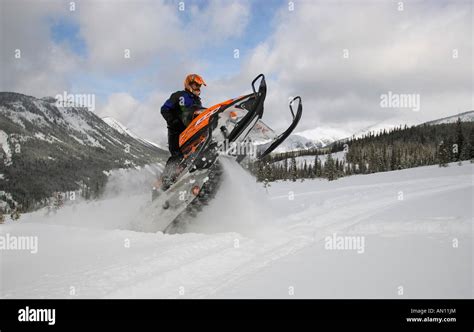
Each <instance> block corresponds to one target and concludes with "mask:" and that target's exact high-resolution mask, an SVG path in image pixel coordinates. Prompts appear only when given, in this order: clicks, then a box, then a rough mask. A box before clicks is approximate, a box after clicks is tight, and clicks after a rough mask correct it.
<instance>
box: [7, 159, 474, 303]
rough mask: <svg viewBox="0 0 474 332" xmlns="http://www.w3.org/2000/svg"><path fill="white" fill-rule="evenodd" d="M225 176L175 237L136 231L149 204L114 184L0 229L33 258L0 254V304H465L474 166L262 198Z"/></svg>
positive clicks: (255, 187)
mask: <svg viewBox="0 0 474 332" xmlns="http://www.w3.org/2000/svg"><path fill="white" fill-rule="evenodd" d="M225 170H226V174H225V177H224V182H223V184H222V187H221V189H220V191H219V194H218V195H217V197H216V198H215V200H214V201H212V202H211V203H210V205H209V206H207V207H206V208H205V209H204V210H203V212H202V213H201V214H200V215H199V216H198V218H197V219H196V220H195V221H194V223H193V224H191V225H189V227H188V232H187V233H185V234H176V235H166V234H162V233H148V232H143V230H144V229H146V227H145V226H146V223H147V222H149V220H143V219H142V218H140V211H141V210H142V208H143V207H144V206H145V205H146V204H147V203H148V202H149V199H150V198H149V195H148V194H140V193H137V192H136V191H132V193H127V189H126V186H125V187H124V186H122V187H121V186H117V185H115V186H114V188H123V189H122V190H123V193H122V194H121V195H117V194H116V193H115V194H114V195H110V196H109V198H107V199H104V200H102V201H98V202H93V203H81V204H78V205H74V206H68V207H64V208H63V209H61V210H60V211H58V212H57V213H56V214H54V215H51V216H45V215H44V211H40V212H36V213H31V214H28V215H24V216H22V218H21V219H20V221H19V222H12V221H8V222H7V223H6V224H4V225H0V231H1V234H0V235H1V236H2V237H3V238H5V237H6V235H7V234H8V236H9V237H10V238H11V237H12V236H37V239H38V247H37V250H38V251H37V253H31V250H1V251H0V255H1V256H0V259H1V260H0V262H1V275H0V276H1V279H0V295H1V297H2V298H180V297H183V298H235V297H237V298H242V297H243V298H275V297H276V298H471V297H472V295H473V286H472V275H473V274H472V273H473V271H472V267H473V258H472V235H473V233H472V222H473V204H472V203H473V171H474V165H473V164H469V163H464V165H462V166H458V165H457V164H451V165H450V166H449V167H447V168H439V167H437V166H430V167H420V168H414V169H408V170H402V171H395V172H386V173H377V174H371V175H358V176H352V177H347V178H342V179H339V180H337V181H332V182H327V181H326V180H311V181H304V182H280V183H272V184H271V187H270V188H269V189H268V193H267V192H266V191H265V189H263V188H262V185H261V184H256V183H255V181H254V180H253V178H252V177H250V175H248V174H247V173H246V172H245V171H243V170H242V169H241V168H240V167H239V166H237V165H234V164H232V163H229V162H226V163H225ZM229 174H231V175H232V176H230V175H229ZM333 240H335V242H331V241H333ZM339 240H341V241H344V240H346V242H345V244H344V245H342V246H341V247H338V244H340V243H339V242H338V241H339ZM351 241H353V242H351ZM331 245H335V246H334V247H332V248H333V250H331ZM350 245H353V247H351V246H350Z"/></svg>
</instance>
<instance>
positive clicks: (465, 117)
mask: <svg viewBox="0 0 474 332" xmlns="http://www.w3.org/2000/svg"><path fill="white" fill-rule="evenodd" d="M458 118H460V119H461V121H462V122H474V111H468V112H464V113H459V114H456V115H452V116H448V117H445V118H441V119H437V120H432V121H428V122H425V123H424V124H427V125H436V124H443V123H455V122H456V121H458Z"/></svg>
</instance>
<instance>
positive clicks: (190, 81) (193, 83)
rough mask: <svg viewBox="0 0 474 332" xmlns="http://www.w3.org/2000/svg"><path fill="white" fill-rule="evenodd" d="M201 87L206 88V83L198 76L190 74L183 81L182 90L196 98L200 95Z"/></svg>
mask: <svg viewBox="0 0 474 332" xmlns="http://www.w3.org/2000/svg"><path fill="white" fill-rule="evenodd" d="M201 85H204V86H207V84H206V82H204V80H203V79H202V77H201V76H199V75H198V74H190V75H188V76H186V78H185V79H184V89H185V90H188V91H189V92H191V93H194V94H195V95H196V96H199V95H200V94H201Z"/></svg>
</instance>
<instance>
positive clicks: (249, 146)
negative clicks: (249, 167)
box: [218, 139, 257, 158]
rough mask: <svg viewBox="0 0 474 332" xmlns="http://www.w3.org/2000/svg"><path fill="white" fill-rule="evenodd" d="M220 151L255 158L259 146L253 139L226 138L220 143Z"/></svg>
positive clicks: (225, 153)
mask: <svg viewBox="0 0 474 332" xmlns="http://www.w3.org/2000/svg"><path fill="white" fill-rule="evenodd" d="M218 152H219V153H220V154H224V155H231V156H249V157H251V158H255V157H257V146H256V145H255V144H253V143H252V142H251V141H244V142H229V140H228V139H226V140H225V141H224V142H222V143H221V144H219V146H218Z"/></svg>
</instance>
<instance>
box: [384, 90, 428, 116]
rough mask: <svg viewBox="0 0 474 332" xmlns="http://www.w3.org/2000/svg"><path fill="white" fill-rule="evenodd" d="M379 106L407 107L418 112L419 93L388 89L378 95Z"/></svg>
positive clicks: (419, 105) (419, 104)
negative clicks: (396, 91)
mask: <svg viewBox="0 0 474 332" xmlns="http://www.w3.org/2000/svg"><path fill="white" fill-rule="evenodd" d="M380 107H382V108H408V109H411V110H412V111H414V112H418V111H419V110H420V108H421V98H420V94H419V93H411V94H410V93H394V92H392V91H388V92H387V93H384V94H381V95H380Z"/></svg>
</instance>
